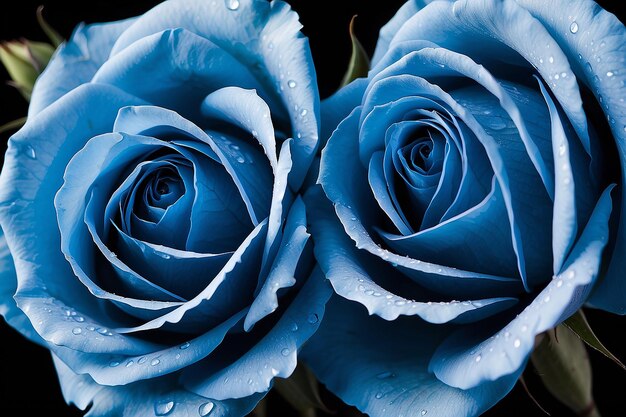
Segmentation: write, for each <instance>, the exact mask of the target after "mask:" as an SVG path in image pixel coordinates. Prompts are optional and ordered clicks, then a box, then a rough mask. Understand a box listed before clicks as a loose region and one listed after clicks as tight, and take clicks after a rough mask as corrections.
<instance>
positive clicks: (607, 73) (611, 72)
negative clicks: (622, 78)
mask: <svg viewBox="0 0 626 417" xmlns="http://www.w3.org/2000/svg"><path fill="white" fill-rule="evenodd" d="M613 75H615V73H614V72H613V71H607V72H606V76H607V77H612V76H613Z"/></svg>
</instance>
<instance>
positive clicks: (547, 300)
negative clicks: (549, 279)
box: [543, 295, 550, 303]
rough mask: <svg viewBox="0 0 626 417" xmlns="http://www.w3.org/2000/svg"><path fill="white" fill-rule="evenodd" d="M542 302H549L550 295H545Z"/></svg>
mask: <svg viewBox="0 0 626 417" xmlns="http://www.w3.org/2000/svg"><path fill="white" fill-rule="evenodd" d="M543 302H544V303H549V302H550V296H549V295H546V296H545V298H544V299H543Z"/></svg>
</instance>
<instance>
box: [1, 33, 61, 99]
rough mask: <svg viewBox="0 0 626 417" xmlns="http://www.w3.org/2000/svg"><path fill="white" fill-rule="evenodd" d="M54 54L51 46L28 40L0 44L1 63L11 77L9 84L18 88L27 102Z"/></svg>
mask: <svg viewBox="0 0 626 417" xmlns="http://www.w3.org/2000/svg"><path fill="white" fill-rule="evenodd" d="M53 53H54V48H53V47H52V46H51V45H49V44H47V43H43V42H33V41H29V40H28V39H20V40H19V41H10V42H1V43H0V62H2V64H3V65H4V66H5V68H6V69H7V72H8V73H9V76H10V77H11V80H12V81H11V82H10V83H9V84H10V85H12V86H14V87H15V88H17V89H18V90H19V91H20V93H22V95H23V96H24V98H26V100H29V99H30V94H31V93H32V91H33V86H34V85H35V81H36V80H37V77H39V74H41V72H42V71H43V70H44V68H45V67H46V65H48V62H49V61H50V58H51V57H52V54H53Z"/></svg>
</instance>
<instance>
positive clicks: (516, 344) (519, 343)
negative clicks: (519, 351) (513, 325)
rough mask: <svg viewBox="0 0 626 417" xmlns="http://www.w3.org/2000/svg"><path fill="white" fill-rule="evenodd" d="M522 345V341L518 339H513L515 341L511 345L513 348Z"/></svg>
mask: <svg viewBox="0 0 626 417" xmlns="http://www.w3.org/2000/svg"><path fill="white" fill-rule="evenodd" d="M521 345H522V341H521V340H519V339H515V341H514V342H513V346H514V347H515V348H519V347H520V346H521Z"/></svg>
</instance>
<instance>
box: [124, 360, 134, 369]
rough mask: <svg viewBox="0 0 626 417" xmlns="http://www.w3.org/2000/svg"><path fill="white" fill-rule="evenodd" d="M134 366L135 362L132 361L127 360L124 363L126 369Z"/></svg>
mask: <svg viewBox="0 0 626 417" xmlns="http://www.w3.org/2000/svg"><path fill="white" fill-rule="evenodd" d="M134 364H135V362H134V361H133V360H129V361H128V362H126V367H127V368H130V367H131V366H133V365H134Z"/></svg>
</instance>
